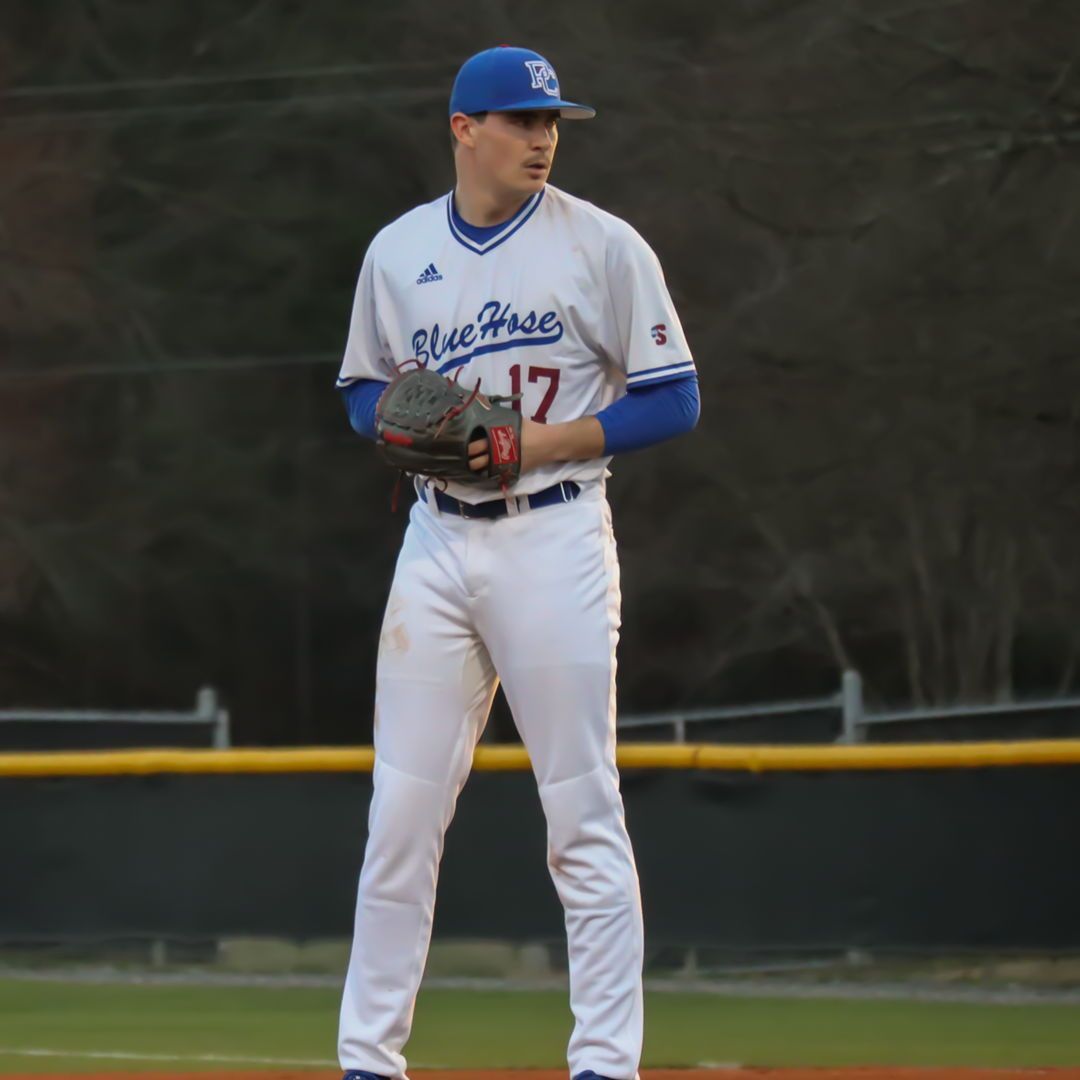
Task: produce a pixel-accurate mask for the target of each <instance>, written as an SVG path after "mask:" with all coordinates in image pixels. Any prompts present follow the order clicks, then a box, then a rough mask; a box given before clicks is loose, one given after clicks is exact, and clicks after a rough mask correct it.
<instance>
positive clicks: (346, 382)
mask: <svg viewBox="0 0 1080 1080" xmlns="http://www.w3.org/2000/svg"><path fill="white" fill-rule="evenodd" d="M369 378H370V376H369V375H343V376H340V377H339V378H338V381H337V388H338V389H339V390H344V389H345V387H346V386H352V384H353V383H355V382H360V381H361V380H362V379H369Z"/></svg>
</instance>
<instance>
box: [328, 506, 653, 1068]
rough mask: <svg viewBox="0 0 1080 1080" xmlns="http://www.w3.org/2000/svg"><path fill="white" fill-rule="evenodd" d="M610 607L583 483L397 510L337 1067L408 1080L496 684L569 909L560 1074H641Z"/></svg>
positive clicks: (605, 566)
mask: <svg viewBox="0 0 1080 1080" xmlns="http://www.w3.org/2000/svg"><path fill="white" fill-rule="evenodd" d="M619 605H620V594H619V567H618V561H617V558H616V553H615V541H614V537H613V534H612V531H611V515H610V510H609V508H608V504H607V501H606V500H605V498H604V496H603V492H602V491H601V490H600V489H599V488H598V487H596V486H593V487H586V488H585V489H584V490H583V491H582V493H581V494H580V496H579V497H578V498H577V499H576V500H575V501H574V502H570V503H560V504H557V505H555V506H549V507H544V508H541V509H538V510H526V511H524V512H522V513H519V514H516V515H512V516H508V517H503V518H499V519H497V520H493V521H488V520H465V519H463V518H460V517H457V516H452V515H449V514H441V513H440V512H439V511H438V509H437V508H435V507H433V506H432V505H431V504H430V503H424V502H418V503H416V504H415V505H414V507H413V508H412V512H411V515H410V522H409V526H408V529H407V531H406V533H405V539H404V542H403V545H402V549H401V553H400V555H399V558H398V563H397V569H396V572H395V575H394V581H393V585H392V587H391V591H390V597H389V600H388V602H387V608H386V615H385V618H384V622H383V630H382V638H381V641H380V646H379V660H378V673H377V680H376V686H377V689H376V702H375V753H376V763H375V773H374V795H373V798H372V803H371V811H370V817H369V835H368V842H367V850H366V853H365V856H364V864H363V869H362V872H361V874H360V886H359V891H358V897H357V904H356V924H355V931H354V934H355V936H354V939H353V948H352V955H351V958H350V961H349V969H348V974H347V976H346V980H345V992H344V997H343V1000H342V1005H341V1024H340V1034H339V1043H338V1050H339V1057H340V1060H341V1065H342V1068H343V1069H345V1070H351V1069H364V1070H367V1071H370V1072H373V1073H376V1074H377V1075H381V1076H387V1077H392V1078H395V1080H399V1078H404V1077H405V1058H404V1057H403V1055H402V1048H403V1047H404V1045H405V1042H406V1040H407V1039H408V1037H409V1031H410V1028H411V1025H412V1016H413V1005H414V1001H415V998H416V994H417V991H418V989H419V985H420V979H421V975H422V973H423V969H424V964H425V961H426V957H427V951H428V945H429V942H430V937H431V923H432V916H433V912H434V908H435V887H436V880H437V877H438V868H439V860H440V857H441V855H442V849H443V834H444V833H445V831H446V828H447V826H448V825H449V824H450V820H451V818H452V817H453V814H454V807H455V804H456V802H457V797H458V795H459V793H460V792H461V789H462V787H463V786H464V784H465V780H466V778H467V776H468V773H469V769H470V765H471V761H472V754H473V749H474V747H475V745H476V743H477V741H478V740H479V738H480V735H481V732H482V731H483V728H484V725H485V723H486V721H487V717H488V712H489V710H490V708H491V702H492V699H493V697H494V694H495V689H496V686H497V684H498V680H500V679H501V681H502V684H503V687H504V689H505V692H506V696H507V700H508V701H509V703H510V707H511V710H512V711H513V714H514V720H515V723H516V724H517V727H518V730H519V732H520V734H521V737H522V740H523V742H524V743H525V746H526V748H527V750H528V752H529V757H530V759H531V761H532V768H533V772H534V774H535V776H536V781H537V784H538V786H539V792H540V799H541V802H542V805H543V809H544V814H545V816H546V818H547V830H548V866H549V869H550V872H551V876H552V879H553V881H554V883H555V887H556V890H557V892H558V895H559V899H560V900H561V901H562V905H563V908H564V910H565V913H566V931H567V939H568V947H569V970H570V1005H571V1008H572V1010H573V1013H574V1017H575V1025H574V1030H573V1034H572V1036H571V1039H570V1045H569V1050H568V1058H569V1064H570V1073H571V1075H577V1074H578V1073H580V1072H584V1071H586V1070H589V1069H591V1070H593V1071H594V1072H596V1073H598V1074H599V1075H600V1076H604V1077H611V1078H613V1080H636V1077H637V1068H638V1062H639V1060H640V1056H641V1040H642V988H641V968H642V959H643V940H642V922H641V900H640V894H639V890H638V881H637V871H636V869H635V866H634V857H633V852H632V851H631V847H630V839H629V837H628V836H627V832H626V826H625V822H624V816H623V806H622V799H621V796H620V794H619V777H618V772H617V771H616V768H615V646H616V642H617V640H618V632H619ZM496 673H497V674H496ZM507 828H513V822H507Z"/></svg>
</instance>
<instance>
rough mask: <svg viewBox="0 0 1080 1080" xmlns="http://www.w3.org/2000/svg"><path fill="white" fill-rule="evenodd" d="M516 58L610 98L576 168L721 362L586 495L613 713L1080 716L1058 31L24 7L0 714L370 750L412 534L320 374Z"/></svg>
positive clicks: (7, 300) (979, 14)
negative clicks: (959, 710) (968, 706)
mask: <svg viewBox="0 0 1080 1080" xmlns="http://www.w3.org/2000/svg"><path fill="white" fill-rule="evenodd" d="M504 41H509V42H514V43H522V44H529V45H531V46H533V47H535V48H538V49H539V50H540V51H541V52H544V53H545V54H546V55H548V56H549V58H550V59H551V60H552V61H553V62H554V63H555V65H556V66H557V68H558V70H559V74H560V78H561V81H562V83H563V87H564V90H566V92H567V93H569V94H570V95H571V96H577V97H578V98H579V99H581V100H586V101H589V102H592V103H595V104H596V105H597V106H598V108H599V110H600V115H599V117H598V119H597V120H596V121H595V122H594V123H591V124H589V125H581V126H574V125H567V126H566V129H565V131H564V135H563V142H562V145H561V147H560V152H559V161H558V163H557V167H556V174H555V178H554V179H555V182H556V183H557V184H559V185H560V186H561V187H564V188H566V189H567V190H570V191H572V192H574V193H576V194H579V195H581V196H583V197H585V198H588V199H591V200H593V201H596V202H598V203H600V204H601V205H603V206H605V207H607V208H608V209H610V210H612V211H614V212H615V213H617V214H619V215H621V216H624V217H626V218H627V219H628V220H629V221H631V222H632V223H633V224H634V225H635V226H636V227H637V228H638V229H639V230H640V231H641V232H642V233H643V234H644V236H645V237H646V239H648V240H649V241H650V243H651V244H652V245H653V247H654V248H655V249H656V250H657V252H658V254H659V255H660V257H661V259H662V261H663V263H664V265H665V268H666V271H667V276H668V280H669V284H670V286H671V289H672V293H673V295H674V296H675V299H676V302H677V304H678V306H679V308H680V311H681V312H682V315H683V320H684V323H685V325H686V328H687V332H688V335H689V338H690V341H691V344H692V346H693V348H694V352H695V355H696V358H697V361H698V366H699V368H700V371H701V379H702V390H703V403H704V408H703V420H702V424H701V426H700V427H699V429H698V430H697V431H696V432H695V433H694V434H693V435H692V436H690V437H688V438H686V439H683V440H680V441H678V442H676V443H673V444H670V445H666V446H663V447H660V448H657V449H655V450H653V451H651V452H649V453H646V454H641V455H636V456H628V457H627V458H626V459H625V460H621V461H619V462H617V463H616V469H615V477H614V479H613V480H612V481H611V483H610V496H611V499H612V502H613V505H614V508H615V514H616V527H617V530H618V534H619V539H620V551H621V557H622V562H623V585H624V618H625V627H624V633H623V642H622V646H621V653H620V662H621V676H620V694H621V702H622V706H623V708H624V709H631V710H637V709H651V708H664V707H672V706H678V705H690V704H707V703H718V702H727V701H734V700H749V699H767V698H776V697H785V696H789V695H799V694H804V693H805V694H809V693H817V692H821V691H827V690H831V689H833V688H834V687H835V685H836V683H837V680H838V675H837V673H838V671H839V670H840V669H841V668H843V667H845V666H856V667H858V668H859V669H860V670H862V672H863V674H864V675H865V677H866V679H867V683H868V689H869V692H870V694H871V696H872V697H873V698H876V699H877V700H879V701H893V702H913V703H929V702H939V703H940V702H950V701H957V700H964V701H975V700H984V701H985V700H1007V699H1009V698H1011V697H1014V696H1025V695H1031V694H1036V693H1038V694H1057V693H1064V692H1066V691H1068V690H1070V689H1075V687H1076V685H1077V683H1078V678H1077V673H1076V663H1077V656H1078V654H1080V569H1078V561H1077V558H1076V546H1077V545H1076V536H1077V535H1078V534H1080V495H1078V480H1080V467H1078V439H1077V427H1078V422H1080V356H1078V348H1077V346H1078V338H1080V301H1078V299H1077V297H1078V296H1080V220H1078V214H1077V206H1078V205H1080V202H1078V199H1077V192H1078V191H1080V167H1078V165H1080V70H1078V66H1077V61H1076V46H1077V42H1080V7H1078V6H1077V5H1076V4H1075V3H1072V2H1071V0H1041V2H1040V0H983V2H975V0H970V2H964V0H939V2H936V3H932V2H922V3H920V2H918V0H907V2H901V0H866V2H861V3H860V2H854V0H850V2H845V0H758V2H754V3H750V2H745V3H735V2H732V3H706V2H704V0H696V2H691V0H667V2H666V3H664V4H656V3H654V2H650V3H645V2H643V0H622V2H615V0H606V2H599V0H597V2H592V0H585V2H581V0H578V2H575V3H569V2H565V0H552V2H549V3H547V4H544V5H536V6H532V7H530V6H528V5H522V4H516V3H510V2H505V0H486V2H478V3H470V4H456V3H446V2H440V3H436V2H435V0H398V2H397V3H395V4H392V5H386V4H376V3H371V2H367V0H365V2H350V3H345V2H342V0H337V2H331V0H322V2H312V3H304V4H301V3H297V2H294V0H215V2H213V3H211V2H209V0H197V2H192V3H188V4H183V5H178V4H146V3H142V2H139V0H53V2H50V3H48V4H41V3H36V2H32V0H22V2H19V0H9V2H7V3H5V4H4V5H3V7H2V9H0V92H2V94H3V97H2V100H0V163H2V164H0V701H2V702H3V703H5V704H56V705H78V704H95V705H110V706H124V705H154V704H165V705H177V704H182V703H186V702H187V701H188V700H189V699H190V697H191V695H192V693H193V691H194V689H195V687H196V686H198V685H199V684H202V683H210V684H213V685H216V686H217V687H218V688H219V689H220V690H221V691H222V693H223V694H224V696H225V698H226V700H227V702H228V704H229V705H230V706H231V708H232V712H233V717H234V733H235V735H236V737H237V738H238V740H239V741H243V742H266V743H281V742H360V741H365V740H366V739H367V738H368V737H369V735H370V698H371V691H372V680H373V670H374V659H375V643H376V638H377V632H378V623H379V619H380V615H381V607H382V603H383V599H384V596H385V592H386V588H387V585H388V581H389V576H390V573H391V570H392V565H393V558H394V553H395V550H396V547H397V543H398V540H399V537H400V533H401V530H402V528H403V516H401V515H399V516H397V517H395V516H393V515H391V514H390V512H389V508H388V506H389V492H390V487H391V479H390V477H389V476H388V474H387V473H386V471H385V470H384V469H383V468H382V467H380V465H379V464H378V462H377V461H376V460H375V459H374V456H373V454H372V452H371V450H370V447H369V446H367V445H365V444H364V443H363V442H362V441H360V440H359V439H358V438H357V437H356V436H354V435H353V434H352V433H351V431H350V430H349V428H348V425H347V423H346V421H345V418H344V414H343V412H342V409H341V406H340V403H339V401H338V400H337V398H336V393H335V391H334V389H333V377H334V374H335V370H336V366H337V363H338V359H339V357H340V353H341V350H342V347H343V344H344V339H345V332H346V328H347V323H348V314H349V308H350V304H351V298H352V289H353V285H354V282H355V275H356V272H357V269H358V267H359V262H360V259H361V257H362V255H363V252H364V249H365V246H366V244H367V242H368V240H369V238H370V237H371V235H372V234H373V232H374V231H375V230H376V229H377V228H379V227H380V226H381V225H382V224H383V223H385V222H386V221H388V220H390V219H391V218H393V217H394V216H396V215H397V214H399V213H401V212H403V211H404V210H406V209H408V208H409V207H411V206H412V205H415V204H416V203H417V202H420V201H423V200H427V199H430V198H434V197H435V196H437V195H438V194H440V193H441V192H443V191H445V190H446V189H447V188H448V187H449V186H450V184H451V182H452V169H451V162H450V158H449V154H448V149H447V139H446V134H445V127H446V122H445V100H446V96H447V94H448V90H449V85H450V82H451V81H452V78H453V74H454V72H455V70H456V68H457V65H458V64H459V63H460V61H461V60H462V59H463V58H464V57H465V56H467V55H469V54H470V53H471V52H473V51H476V50H477V49H479V48H483V47H487V46H488V45H491V44H496V43H499V42H504ZM500 730H502V731H503V732H504V733H505V732H506V730H508V728H507V725H506V724H505V721H504V722H503V723H501V724H500Z"/></svg>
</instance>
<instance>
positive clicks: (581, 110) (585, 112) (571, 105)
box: [488, 98, 596, 120]
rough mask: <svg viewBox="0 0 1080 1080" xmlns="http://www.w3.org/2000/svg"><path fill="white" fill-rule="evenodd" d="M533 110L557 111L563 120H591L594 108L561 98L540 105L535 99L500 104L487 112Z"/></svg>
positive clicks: (594, 111) (594, 112) (594, 113)
mask: <svg viewBox="0 0 1080 1080" xmlns="http://www.w3.org/2000/svg"><path fill="white" fill-rule="evenodd" d="M533 110H537V111H540V110H543V111H548V110H550V111H553V112H558V114H559V117H560V118H561V119H563V120H591V119H592V118H593V117H594V116H595V115H596V110H595V109H594V108H592V107H591V106H589V105H579V104H578V103H577V102H576V101H563V100H562V99H561V98H556V99H555V100H548V101H545V102H544V103H543V104H542V105H541V104H539V103H538V102H536V101H519V102H516V103H515V104H513V105H500V106H499V108H497V109H489V110H488V112H532V111H533Z"/></svg>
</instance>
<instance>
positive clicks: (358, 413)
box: [341, 379, 386, 440]
mask: <svg viewBox="0 0 1080 1080" xmlns="http://www.w3.org/2000/svg"><path fill="white" fill-rule="evenodd" d="M385 389H386V383H384V382H380V381H379V380H378V379H357V380H356V382H353V383H349V385H348V386H346V387H343V388H342V391H341V396H342V398H343V399H344V401H345V411H346V412H347V413H348V414H349V423H350V424H352V426H353V430H354V431H356V432H358V433H359V434H361V435H363V436H364V438H365V439H372V440H374V439H375V438H376V435H375V406H376V405H378V404H379V398H380V397H382V392H383V391H384V390H385Z"/></svg>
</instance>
